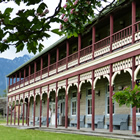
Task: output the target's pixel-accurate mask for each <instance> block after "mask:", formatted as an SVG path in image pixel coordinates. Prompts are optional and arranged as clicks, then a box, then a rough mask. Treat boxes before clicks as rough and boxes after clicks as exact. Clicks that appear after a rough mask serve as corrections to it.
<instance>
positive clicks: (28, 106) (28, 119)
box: [27, 92, 30, 126]
mask: <svg viewBox="0 0 140 140" xmlns="http://www.w3.org/2000/svg"><path fill="white" fill-rule="evenodd" d="M29 99H30V92H28V121H27V126H29V117H30V100H29Z"/></svg>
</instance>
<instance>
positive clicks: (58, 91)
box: [56, 86, 66, 96]
mask: <svg viewBox="0 0 140 140" xmlns="http://www.w3.org/2000/svg"><path fill="white" fill-rule="evenodd" d="M62 88H64V89H65V90H66V86H61V87H59V88H58V89H57V92H56V96H58V93H59V90H60V89H62Z"/></svg>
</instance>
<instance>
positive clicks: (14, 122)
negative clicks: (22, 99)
mask: <svg viewBox="0 0 140 140" xmlns="http://www.w3.org/2000/svg"><path fill="white" fill-rule="evenodd" d="M14 105H15V108H14V125H15V123H16V96H15V104H14Z"/></svg>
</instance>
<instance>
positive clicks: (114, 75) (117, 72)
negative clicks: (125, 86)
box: [111, 71, 121, 86]
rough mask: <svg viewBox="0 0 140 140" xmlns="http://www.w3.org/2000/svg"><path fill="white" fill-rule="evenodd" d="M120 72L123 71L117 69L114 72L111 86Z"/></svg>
mask: <svg viewBox="0 0 140 140" xmlns="http://www.w3.org/2000/svg"><path fill="white" fill-rule="evenodd" d="M120 73H121V71H116V72H115V73H114V74H113V76H112V78H111V86H113V84H114V80H115V77H116V76H117V74H120Z"/></svg>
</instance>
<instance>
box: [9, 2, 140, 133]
mask: <svg viewBox="0 0 140 140" xmlns="http://www.w3.org/2000/svg"><path fill="white" fill-rule="evenodd" d="M119 6H120V7H121V8H118V7H119ZM119 6H118V7H116V8H114V9H113V10H109V11H107V12H106V13H105V14H104V15H102V17H101V18H100V20H99V22H98V23H97V24H96V25H95V26H94V27H93V28H92V30H91V31H89V32H88V33H87V34H84V35H79V36H78V38H70V39H67V38H66V37H63V38H62V39H60V40H59V41H57V42H55V43H54V44H53V45H51V46H50V47H49V48H47V49H46V50H45V51H43V52H41V53H40V54H38V55H37V56H35V57H34V58H32V59H31V60H29V61H28V62H27V63H25V64H23V65H22V66H21V67H19V68H17V69H16V70H15V71H13V72H12V73H10V74H9V75H8V76H7V77H8V78H9V91H8V103H9V106H10V105H11V104H14V105H15V104H16V105H19V108H20V105H21V104H22V108H23V109H22V110H23V113H22V115H23V116H26V117H22V125H24V123H25V121H26V123H27V125H30V122H32V123H33V126H35V125H36V122H37V119H38V118H39V120H38V122H39V123H38V124H39V126H40V127H41V125H42V124H41V121H42V118H43V117H44V118H47V121H46V126H47V127H49V108H52V119H51V125H54V126H55V127H57V126H58V125H64V126H65V127H66V128H67V127H68V126H77V129H80V127H81V126H82V127H91V129H92V130H94V128H95V126H94V122H95V117H94V116H96V115H102V116H104V118H105V119H104V120H103V128H105V129H107V127H108V125H107V124H108V123H109V124H110V125H109V131H110V132H112V131H113V116H114V115H115V114H128V115H129V122H128V129H129V130H132V133H136V130H137V129H138V126H137V123H138V121H139V119H140V116H139V113H140V112H139V110H138V109H136V108H135V107H134V108H128V107H126V106H123V107H119V105H118V104H117V103H113V102H112V95H113V92H115V91H117V90H122V89H123V87H125V86H132V88H133V87H134V85H135V84H136V80H137V79H139V78H140V42H139V40H140V12H139V11H140V1H139V0H136V1H133V2H132V3H129V4H126V1H122V2H121V3H120V4H119ZM95 20H96V19H95ZM95 20H94V21H93V22H95ZM103 23H104V24H103ZM9 106H8V114H9ZM58 107H59V109H58ZM15 112H16V111H15ZM25 112H26V115H24V114H25ZM18 114H20V109H18ZM58 114H59V119H58ZM18 116H20V115H18ZM82 116H84V118H83V124H82V125H81V124H80V120H81V119H80V118H82ZM15 120H16V118H14V122H12V117H11V119H10V120H9V119H8V117H7V124H14V125H15V122H16V121H15ZM58 120H59V121H58ZM88 122H91V123H88ZM18 125H19V117H18Z"/></svg>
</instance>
